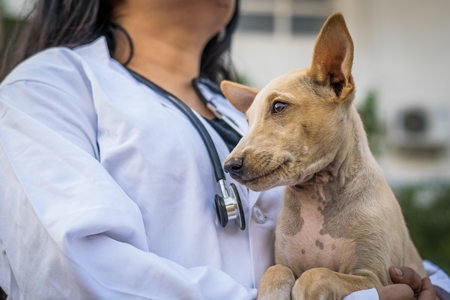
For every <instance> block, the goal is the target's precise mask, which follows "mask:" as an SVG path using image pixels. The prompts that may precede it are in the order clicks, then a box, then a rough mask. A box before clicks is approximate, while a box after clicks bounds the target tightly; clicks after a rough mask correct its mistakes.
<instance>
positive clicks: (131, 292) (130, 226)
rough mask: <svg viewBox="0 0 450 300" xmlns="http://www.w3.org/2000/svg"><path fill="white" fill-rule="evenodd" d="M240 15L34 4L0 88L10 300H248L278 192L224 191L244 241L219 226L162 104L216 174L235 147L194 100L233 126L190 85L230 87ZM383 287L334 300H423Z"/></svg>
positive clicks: (151, 0) (117, 0)
mask: <svg viewBox="0 0 450 300" xmlns="http://www.w3.org/2000/svg"><path fill="white" fill-rule="evenodd" d="M238 12H239V3H237V1H235V0H190V1H186V0H133V1H130V0H109V1H107V0H94V1H92V0H90V1H87V0H84V1H82V0H65V1H62V0H40V1H38V2H37V5H36V9H35V11H34V13H33V15H32V17H31V20H30V22H29V24H28V26H27V28H26V30H25V35H24V38H23V39H22V40H21V44H20V45H19V46H20V47H19V51H18V52H16V53H14V55H15V57H16V60H10V59H8V61H7V62H11V61H12V62H13V65H14V69H13V70H12V71H10V72H9V74H8V75H7V76H6V77H5V78H4V79H3V80H2V84H1V86H0V165H1V166H2V168H1V169H0V182H1V184H0V203H1V204H0V205H1V208H2V209H1V210H0V250H1V253H2V255H1V257H0V286H1V287H2V288H3V289H4V290H5V292H6V293H7V294H8V295H9V297H10V298H11V299H54V298H55V299H122V298H125V299H180V298H182V299H255V298H256V296H257V285H258V281H259V279H260V277H261V275H262V274H263V272H264V271H265V270H266V269H267V267H269V266H270V265H271V264H273V249H272V247H273V246H272V245H273V243H274V236H273V229H274V227H275V220H276V215H277V213H278V209H279V207H278V205H279V202H280V201H279V199H280V198H281V190H282V189H273V190H270V191H267V192H263V193H256V192H252V191H248V190H246V189H245V188H243V187H241V186H238V187H237V189H238V191H239V194H240V197H241V200H242V206H243V207H242V210H243V212H244V216H245V221H246V222H245V223H246V226H241V225H242V224H238V223H236V222H231V221H230V222H229V224H227V225H226V227H224V228H223V227H222V226H220V224H218V223H217V221H216V216H215V210H214V203H213V199H214V195H215V194H218V193H219V187H218V185H217V182H216V181H215V180H214V176H213V167H212V166H211V163H210V161H209V159H208V153H207V149H206V147H205V144H204V143H203V141H202V139H201V137H200V136H199V134H198V132H197V131H196V129H195V128H194V127H193V126H192V124H191V123H190V122H189V120H187V118H186V116H185V115H184V114H183V113H181V112H180V111H179V110H178V109H177V107H175V106H174V105H173V104H172V102H170V101H169V99H168V98H170V97H172V98H178V99H180V100H181V101H183V103H185V104H186V105H187V106H189V107H190V108H191V109H192V110H194V111H195V112H196V115H197V117H198V119H199V120H200V122H202V124H203V126H204V127H205V128H206V129H207V131H208V132H209V135H210V136H211V138H212V140H213V142H214V145H215V147H216V148H217V152H218V154H219V156H220V159H221V160H222V162H223V160H224V159H225V157H226V156H227V155H228V153H229V151H230V149H232V147H233V145H235V144H236V143H237V142H238V141H239V138H240V136H239V135H238V134H237V133H235V131H234V130H233V128H232V126H233V125H229V124H227V123H226V122H221V121H220V120H218V119H217V118H216V117H215V115H214V114H213V113H212V112H211V111H210V110H209V109H208V108H207V107H206V106H205V104H204V103H203V102H202V101H201V98H202V97H204V98H205V99H208V100H209V101H211V102H212V103H213V104H214V105H215V106H216V107H217V108H218V109H219V111H220V112H221V113H223V114H224V115H226V116H227V117H228V118H229V119H231V120H232V121H233V122H232V123H233V124H234V126H238V127H240V128H241V129H242V130H245V129H246V122H245V117H244V116H243V115H241V114H240V113H238V112H237V110H235V109H234V108H233V107H231V105H230V104H229V103H228V102H227V101H226V100H225V99H224V98H223V96H222V95H221V94H220V92H219V91H217V89H216V88H214V87H211V86H212V84H211V82H209V81H203V82H202V83H200V84H199V85H197V86H196V87H194V86H193V85H192V84H191V82H192V79H193V78H196V77H202V78H204V79H208V80H210V81H214V82H216V83H217V82H219V81H220V80H221V79H233V72H232V69H231V68H230V65H229V57H228V56H227V54H228V53H229V49H230V41H231V37H232V34H233V32H234V30H235V27H236V22H237V19H238ZM137 76H140V77H137ZM141 77H142V78H146V79H148V80H150V81H151V82H152V84H153V86H154V87H155V88H154V89H152V88H149V86H147V85H145V84H143V83H142V81H139V80H137V78H141ZM196 88H197V89H198V90H200V93H198V92H196ZM161 91H162V92H161ZM169 96H170V97H169ZM227 176H228V175H227ZM227 179H228V182H231V180H230V178H228V177H227ZM242 227H245V228H242ZM241 229H244V230H241ZM433 271H435V274H438V275H439V276H440V277H439V278H437V279H436V280H437V282H434V278H433V277H432V278H431V279H432V281H433V282H434V283H435V284H438V285H439V284H440V286H441V288H442V289H445V288H448V287H449V286H450V284H449V285H447V286H445V284H446V283H445V282H446V281H445V280H447V279H448V278H447V279H446V277H445V276H443V275H442V273H441V272H442V271H440V270H438V269H437V268H436V270H433ZM391 277H392V279H393V281H394V282H396V283H399V284H395V285H392V286H388V287H383V288H379V289H378V290H376V289H372V290H367V291H360V292H357V293H355V294H352V295H349V296H348V297H347V298H348V299H352V297H353V298H354V297H358V299H361V298H364V299H412V297H414V293H416V294H417V295H419V297H420V298H419V299H423V300H428V299H434V298H435V297H436V294H435V290H434V288H433V286H432V285H431V282H430V281H429V279H427V278H425V279H421V278H420V277H417V274H416V273H415V272H414V271H413V270H411V269H408V268H397V269H392V270H391ZM440 281H442V282H444V284H442V283H440ZM449 290H450V289H449ZM439 291H441V289H439ZM442 295H445V294H442Z"/></svg>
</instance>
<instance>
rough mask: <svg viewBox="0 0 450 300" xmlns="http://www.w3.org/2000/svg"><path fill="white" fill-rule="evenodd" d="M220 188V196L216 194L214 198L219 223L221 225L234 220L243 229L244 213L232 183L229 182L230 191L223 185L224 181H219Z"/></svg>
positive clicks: (223, 225)
mask: <svg viewBox="0 0 450 300" xmlns="http://www.w3.org/2000/svg"><path fill="white" fill-rule="evenodd" d="M219 185H220V188H221V190H222V196H220V195H217V194H216V196H215V198H214V202H215V205H216V213H217V218H218V220H219V223H220V225H221V226H222V227H225V226H226V225H227V224H228V221H229V220H236V221H237V222H238V225H239V228H240V229H241V230H245V215H244V209H243V208H242V202H241V198H240V197H239V193H238V191H237V188H236V186H235V185H234V183H231V184H230V191H229V192H228V190H227V189H226V187H225V181H224V180H221V181H219Z"/></svg>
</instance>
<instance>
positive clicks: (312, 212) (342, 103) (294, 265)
mask: <svg viewBox="0 0 450 300" xmlns="http://www.w3.org/2000/svg"><path fill="white" fill-rule="evenodd" d="M352 62H353V42H352V38H351V36H350V34H349V31H348V29H347V26H346V24H345V21H344V18H343V16H342V15H341V14H339V13H336V14H334V15H332V16H330V17H329V18H328V20H327V21H326V23H325V24H324V26H323V28H322V30H321V32H320V34H319V36H318V38H317V41H316V44H315V48H314V54H313V59H312V64H311V66H310V68H308V69H299V70H294V71H291V72H289V73H286V74H283V75H281V76H279V77H277V78H276V79H274V80H273V81H272V82H270V83H269V84H268V85H267V86H266V87H264V88H263V89H262V90H261V91H260V92H258V91H256V90H254V89H252V88H249V87H246V86H243V85H240V84H236V83H232V82H227V81H225V82H223V83H222V85H221V88H222V90H223V92H224V94H225V96H226V97H227V98H228V99H229V100H230V102H231V103H233V105H235V107H236V108H238V109H239V110H241V111H242V112H245V113H246V115H247V118H248V121H249V130H248V133H247V134H246V135H245V136H244V137H243V138H242V140H241V141H240V142H239V144H238V145H237V146H236V148H235V149H234V150H233V152H232V153H231V154H230V155H229V157H228V158H227V160H226V162H225V168H226V170H227V171H228V172H230V173H231V175H232V176H233V177H234V178H235V180H237V181H238V182H239V183H241V184H244V185H246V186H247V187H248V188H250V189H253V190H256V191H262V190H267V189H270V188H272V187H275V186H286V187H285V193H284V197H283V200H282V206H281V211H280V213H279V216H278V225H277V228H276V244H275V261H276V265H275V266H272V267H271V268H269V269H268V270H267V271H266V273H265V274H264V276H263V278H262V280H261V282H260V285H259V294H258V299H291V297H292V299H307V300H314V299H342V298H343V297H345V296H346V295H348V294H350V293H352V292H354V291H357V290H361V289H368V288H372V287H380V286H384V285H388V284H390V283H392V282H391V280H390V278H389V275H388V268H389V267H390V266H409V267H411V268H413V269H414V270H416V271H417V272H418V273H419V274H420V275H421V276H425V275H426V273H425V270H424V269H423V266H422V262H421V258H420V256H419V254H418V252H417V251H416V249H415V247H414V245H413V243H412V242H411V240H410V237H409V233H408V230H407V228H406V225H405V222H404V219H403V215H402V212H401V209H400V206H399V204H398V202H397V200H396V198H395V196H394V194H393V193H392V191H391V189H390V188H389V186H388V184H387V182H386V180H385V178H384V175H383V173H382V171H381V169H380V167H379V165H378V164H377V162H376V161H375V159H374V157H373V156H372V154H371V152H370V149H369V146H368V142H367V138H366V134H365V132H364V128H363V124H362V122H361V119H360V117H359V115H358V113H357V111H356V109H355V107H354V105H353V99H354V95H355V85H354V81H353V77H352V74H351V71H352V70H351V69H352Z"/></svg>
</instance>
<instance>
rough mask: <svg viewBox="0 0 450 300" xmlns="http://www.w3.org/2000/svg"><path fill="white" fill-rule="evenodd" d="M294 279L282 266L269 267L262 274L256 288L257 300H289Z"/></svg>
mask: <svg viewBox="0 0 450 300" xmlns="http://www.w3.org/2000/svg"><path fill="white" fill-rule="evenodd" d="M294 283H295V277H294V274H293V273H292V271H291V269H289V268H287V267H285V266H283V265H275V266H271V267H270V268H268V269H267V271H266V272H265V273H264V274H263V276H262V278H261V280H260V282H259V288H258V300H274V299H277V300H284V299H285V300H290V299H291V290H292V287H293V286H294Z"/></svg>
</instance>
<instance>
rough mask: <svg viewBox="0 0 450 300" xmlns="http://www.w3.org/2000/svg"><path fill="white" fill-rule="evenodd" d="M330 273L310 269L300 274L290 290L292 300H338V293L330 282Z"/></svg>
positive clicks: (324, 269) (321, 269)
mask: <svg viewBox="0 0 450 300" xmlns="http://www.w3.org/2000/svg"><path fill="white" fill-rule="evenodd" d="M331 273H332V271H331V270H329V269H327V268H316V269H311V270H308V271H306V272H304V273H303V274H302V276H300V278H299V279H297V281H296V282H295V284H294V287H293V288H292V300H340V299H342V297H341V296H339V295H338V294H339V293H338V291H337V290H336V289H335V286H334V285H333V284H332V283H331V282H330V279H331V277H332V275H331Z"/></svg>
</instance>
